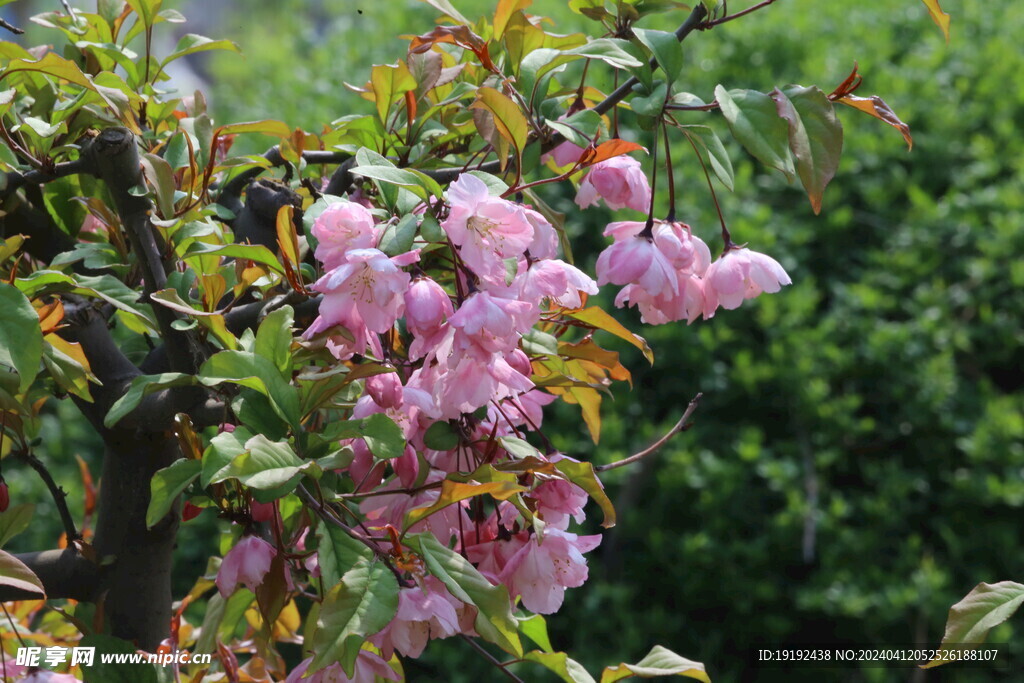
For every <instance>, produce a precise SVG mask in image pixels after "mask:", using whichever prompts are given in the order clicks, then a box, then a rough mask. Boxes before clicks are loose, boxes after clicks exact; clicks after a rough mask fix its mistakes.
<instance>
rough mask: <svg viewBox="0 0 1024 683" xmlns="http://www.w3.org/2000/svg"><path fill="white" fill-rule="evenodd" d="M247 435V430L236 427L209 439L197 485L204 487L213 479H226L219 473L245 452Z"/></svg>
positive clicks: (248, 435)
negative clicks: (231, 430)
mask: <svg viewBox="0 0 1024 683" xmlns="http://www.w3.org/2000/svg"><path fill="white" fill-rule="evenodd" d="M249 437H250V434H249V432H248V431H247V430H245V429H244V428H241V427H236V428H235V431H233V432H221V433H220V434H218V435H217V436H215V437H213V438H212V439H210V445H209V446H207V447H206V450H205V451H203V471H202V475H201V476H200V477H199V485H200V486H202V487H203V488H204V489H205V488H206V487H207V486H209V485H210V484H211V483H212V482H213V481H214V480H216V481H222V480H224V479H226V478H227V477H220V476H219V474H220V473H221V472H223V471H225V470H226V469H227V468H228V467H229V466H230V465H231V461H232V460H234V459H235V458H236V457H238V456H239V455H241V454H242V453H244V452H245V442H246V441H248V439H249Z"/></svg>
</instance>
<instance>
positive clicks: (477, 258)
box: [441, 173, 533, 282]
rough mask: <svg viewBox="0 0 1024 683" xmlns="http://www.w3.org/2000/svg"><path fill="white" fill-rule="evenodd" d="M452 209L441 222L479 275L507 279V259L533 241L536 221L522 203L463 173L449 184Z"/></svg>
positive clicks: (466, 260)
mask: <svg viewBox="0 0 1024 683" xmlns="http://www.w3.org/2000/svg"><path fill="white" fill-rule="evenodd" d="M448 201H449V203H450V204H451V211H450V212H449V214H448V218H446V219H445V221H444V222H443V223H442V224H441V227H442V228H444V231H445V232H446V233H447V234H448V237H449V238H451V241H452V243H453V244H455V245H457V246H458V247H459V254H460V255H461V257H462V260H463V261H464V262H465V263H466V265H467V266H469V268H470V269H471V270H472V271H473V272H474V273H476V275H477V276H478V277H480V278H481V279H484V280H490V281H492V282H503V281H504V280H505V263H504V259H506V258H511V257H513V256H519V255H520V254H522V253H523V252H524V251H526V249H527V247H529V246H530V243H531V242H532V241H533V225H531V223H530V221H529V220H528V219H527V217H526V213H525V211H524V210H523V207H522V206H519V205H518V204H514V203H512V202H509V201H506V200H504V199H501V198H499V197H492V196H491V195H490V193H489V192H488V191H487V185H486V184H484V181H482V180H480V179H479V178H477V177H476V176H474V175H472V174H469V173H463V174H462V175H461V176H459V177H458V179H457V180H456V181H455V182H453V183H452V184H451V185H450V186H449V187H448Z"/></svg>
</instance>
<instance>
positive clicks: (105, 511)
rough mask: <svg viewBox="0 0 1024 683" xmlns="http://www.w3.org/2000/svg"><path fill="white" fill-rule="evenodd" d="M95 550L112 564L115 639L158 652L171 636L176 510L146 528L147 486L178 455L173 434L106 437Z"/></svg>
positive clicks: (109, 615) (106, 608)
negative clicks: (162, 641)
mask: <svg viewBox="0 0 1024 683" xmlns="http://www.w3.org/2000/svg"><path fill="white" fill-rule="evenodd" d="M106 437H107V438H106V444H107V447H106V452H105V454H104V458H103V478H102V480H101V483H100V494H99V519H98V521H97V526H96V538H95V543H94V546H95V548H96V552H97V554H98V555H99V556H100V558H105V557H111V558H113V560H114V562H113V564H112V565H111V566H110V567H109V568H108V569H107V570H106V571H104V572H103V578H102V583H101V591H102V592H103V598H102V600H103V614H104V619H105V620H106V622H107V623H109V624H110V625H111V628H112V632H113V635H115V636H117V637H119V638H124V639H125V640H129V641H133V642H135V643H136V644H137V645H138V647H140V648H142V649H145V650H149V651H151V652H152V651H155V650H156V648H157V647H158V646H159V645H160V641H161V640H163V639H164V638H166V637H167V636H168V634H169V632H170V623H171V566H172V562H173V554H174V545H175V536H176V534H177V531H178V510H177V505H176V506H175V508H174V509H173V510H172V511H171V512H170V513H169V514H168V515H167V516H166V517H164V519H162V520H160V521H159V522H157V524H156V525H154V527H153V528H152V529H147V528H146V508H147V507H148V506H149V496H150V494H149V482H150V480H151V479H152V478H153V474H154V473H155V472H156V471H157V470H159V469H161V468H164V467H167V466H168V465H170V464H171V463H172V462H174V460H176V459H177V458H178V457H180V456H179V451H178V442H177V439H176V438H175V437H174V436H173V435H170V434H160V433H158V434H147V433H142V432H128V431H127V430H124V431H121V430H116V431H111V432H109V433H108V434H107V435H106Z"/></svg>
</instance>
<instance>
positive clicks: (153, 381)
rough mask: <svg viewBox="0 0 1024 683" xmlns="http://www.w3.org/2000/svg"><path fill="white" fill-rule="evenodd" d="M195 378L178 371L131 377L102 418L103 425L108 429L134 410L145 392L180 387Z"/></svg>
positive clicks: (149, 392) (190, 382) (193, 381)
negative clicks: (125, 388) (125, 387)
mask: <svg viewBox="0 0 1024 683" xmlns="http://www.w3.org/2000/svg"><path fill="white" fill-rule="evenodd" d="M195 382H196V378H195V377H193V376H192V375H184V374H182V373H180V372H165V373H162V374H159V375H139V376H138V377H135V378H134V379H132V383H131V384H130V385H129V386H128V391H126V392H124V395H122V396H121V398H119V399H117V400H116V401H115V402H114V405H112V406H110V410H109V411H107V415H106V417H104V418H103V426H105V427H107V428H108V429H110V428H111V427H113V426H114V425H116V424H117V423H118V422H120V421H121V419H122V418H123V417H124V416H125V415H127V414H128V413H130V412H132V411H133V410H135V409H136V408H137V407H138V406H139V404H140V403H142V399H143V398H145V397H146V395H147V394H151V393H153V392H154V391H159V390H160V389H167V388H169V387H181V386H188V385H190V384H195Z"/></svg>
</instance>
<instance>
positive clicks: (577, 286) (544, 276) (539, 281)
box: [512, 258, 597, 310]
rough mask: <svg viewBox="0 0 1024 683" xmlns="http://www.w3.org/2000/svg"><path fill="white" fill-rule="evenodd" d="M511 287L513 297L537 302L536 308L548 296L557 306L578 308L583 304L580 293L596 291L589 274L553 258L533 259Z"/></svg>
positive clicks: (594, 292) (595, 285)
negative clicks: (514, 294) (514, 295)
mask: <svg viewBox="0 0 1024 683" xmlns="http://www.w3.org/2000/svg"><path fill="white" fill-rule="evenodd" d="M512 286H513V288H515V290H516V294H517V297H516V298H518V299H520V300H521V301H528V302H530V303H534V304H536V306H537V307H538V310H539V307H540V303H541V301H543V300H544V299H550V300H551V302H552V303H553V304H555V305H556V306H564V307H565V308H580V307H581V306H582V305H583V299H582V298H581V297H580V293H581V292H585V293H587V294H597V283H596V282H594V280H593V279H591V277H590V276H589V275H587V274H586V273H584V272H583V271H581V270H580V269H579V268H577V267H575V266H573V265H570V264H568V263H566V262H565V261H562V260H560V259H555V258H547V259H544V260H542V261H534V263H533V264H532V265H531V266H530V268H529V270H527V271H526V272H525V273H520V275H519V276H518V277H517V278H516V279H515V282H513V283H512Z"/></svg>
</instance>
